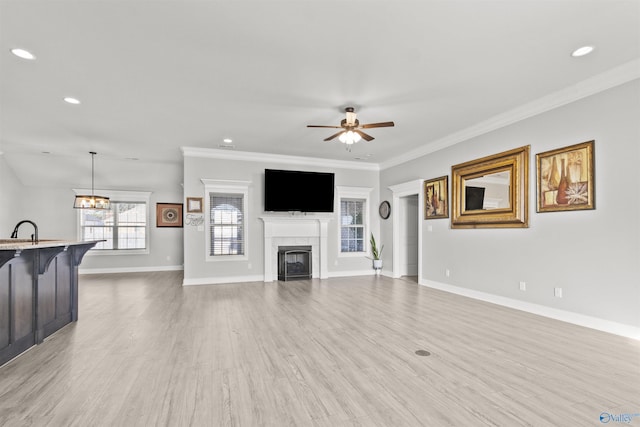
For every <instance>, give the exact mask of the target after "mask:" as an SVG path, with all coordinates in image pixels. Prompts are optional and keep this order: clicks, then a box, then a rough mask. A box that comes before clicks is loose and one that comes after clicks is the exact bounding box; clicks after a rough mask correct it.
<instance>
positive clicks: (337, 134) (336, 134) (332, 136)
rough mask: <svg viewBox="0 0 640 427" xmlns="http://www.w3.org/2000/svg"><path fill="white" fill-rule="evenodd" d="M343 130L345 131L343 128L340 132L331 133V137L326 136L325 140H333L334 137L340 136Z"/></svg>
mask: <svg viewBox="0 0 640 427" xmlns="http://www.w3.org/2000/svg"><path fill="white" fill-rule="evenodd" d="M342 132H344V131H343V130H341V131H340V132H338V133H335V134H333V135H331V136H330V137H329V138H325V139H324V141H331V140H332V139H333V138H335V137H337V136H339V135H340V134H341V133H342Z"/></svg>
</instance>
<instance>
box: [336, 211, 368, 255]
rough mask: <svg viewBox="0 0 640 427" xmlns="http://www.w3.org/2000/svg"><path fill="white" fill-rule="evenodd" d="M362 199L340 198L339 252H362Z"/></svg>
mask: <svg viewBox="0 0 640 427" xmlns="http://www.w3.org/2000/svg"><path fill="white" fill-rule="evenodd" d="M364 206H365V201H364V200H352V199H341V200H340V252H364V236H365V234H364Z"/></svg>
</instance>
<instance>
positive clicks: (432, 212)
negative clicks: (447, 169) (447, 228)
mask: <svg viewBox="0 0 640 427" xmlns="http://www.w3.org/2000/svg"><path fill="white" fill-rule="evenodd" d="M436 218H449V175H445V176H441V177H440V178H434V179H428V180H425V181H424V219H436Z"/></svg>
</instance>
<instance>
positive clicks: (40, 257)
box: [0, 242, 96, 365]
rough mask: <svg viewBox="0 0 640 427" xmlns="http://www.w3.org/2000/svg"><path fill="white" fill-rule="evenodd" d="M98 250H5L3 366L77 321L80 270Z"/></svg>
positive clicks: (0, 299)
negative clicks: (90, 253)
mask: <svg viewBox="0 0 640 427" xmlns="http://www.w3.org/2000/svg"><path fill="white" fill-rule="evenodd" d="M95 244H96V243H95V242H89V243H76V244H69V243H67V244H60V245H58V246H50V247H33V248H31V247H27V248H21V249H20V248H13V249H2V248H0V365H2V364H4V363H6V362H7V361H9V360H11V359H12V358H14V357H15V356H17V355H19V354H20V353H22V352H23V351H25V350H27V349H28V348H29V347H31V346H33V345H35V344H40V343H42V341H43V340H44V339H45V338H46V337H48V336H49V335H51V334H53V333H54V332H56V331H57V330H58V329H60V328H62V327H63V326H65V325H67V324H68V323H70V322H73V321H76V320H77V319H78V265H79V264H80V262H81V260H82V257H83V256H84V254H85V253H86V252H87V251H88V250H89V249H91V248H92V247H93V246H94V245H95Z"/></svg>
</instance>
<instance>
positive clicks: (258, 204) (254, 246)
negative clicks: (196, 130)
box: [184, 155, 379, 282]
mask: <svg viewBox="0 0 640 427" xmlns="http://www.w3.org/2000/svg"><path fill="white" fill-rule="evenodd" d="M316 163H319V162H316ZM265 168H270V169H291V170H305V171H316V172H334V173H335V184H336V186H355V187H371V188H372V189H373V190H372V191H371V200H370V207H369V208H370V209H369V215H371V217H370V218H371V227H372V229H373V231H374V233H377V230H378V220H377V218H378V216H377V207H378V204H379V201H378V196H377V195H378V181H379V176H378V171H377V170H375V171H367V170H349V169H344V168H332V167H327V166H318V165H297V164H296V165H292V164H290V163H284V162H281V163H278V162H277V160H276V161H245V160H229V159H215V158H207V157H194V156H191V155H186V156H185V157H184V195H185V197H203V198H204V197H206V195H205V192H204V191H205V189H204V184H203V183H202V182H201V179H203V178H206V179H218V180H240V181H251V185H250V187H249V206H248V207H247V209H248V214H249V216H248V219H247V225H248V230H249V231H248V241H247V248H246V249H247V253H248V260H246V261H206V259H205V255H206V248H205V246H206V245H205V229H206V228H205V227H203V228H202V230H198V229H197V228H196V227H185V230H184V258H185V266H184V278H185V282H189V281H191V282H203V281H204V282H206V280H207V279H211V281H212V282H218V281H225V280H228V281H238V280H241V281H244V280H263V279H264V248H263V246H264V240H263V237H264V235H263V233H264V231H263V224H262V221H261V220H260V217H261V216H264V215H265V212H264V170H265ZM266 215H270V214H266ZM328 233H329V237H328V258H329V263H328V270H329V275H351V274H371V273H372V272H373V270H372V267H371V260H369V259H367V258H365V257H364V256H360V257H340V256H338V253H339V246H338V236H339V233H338V213H337V212H335V213H334V219H333V220H332V221H329V225H328ZM367 240H368V239H367Z"/></svg>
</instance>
